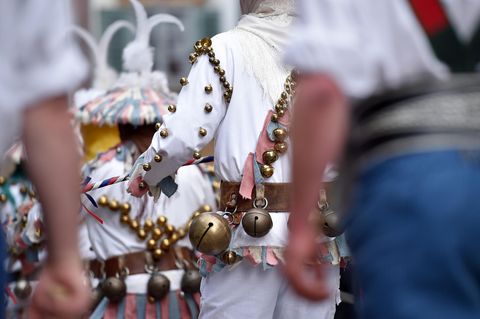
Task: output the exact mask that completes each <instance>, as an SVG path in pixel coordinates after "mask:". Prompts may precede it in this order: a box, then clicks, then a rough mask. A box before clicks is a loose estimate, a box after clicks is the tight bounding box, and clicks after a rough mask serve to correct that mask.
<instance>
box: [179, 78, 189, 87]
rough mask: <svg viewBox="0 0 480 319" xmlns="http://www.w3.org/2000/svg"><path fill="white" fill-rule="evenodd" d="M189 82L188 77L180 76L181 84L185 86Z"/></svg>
mask: <svg viewBox="0 0 480 319" xmlns="http://www.w3.org/2000/svg"><path fill="white" fill-rule="evenodd" d="M187 84H188V79H187V78H186V77H182V78H180V85H181V86H185V85H187Z"/></svg>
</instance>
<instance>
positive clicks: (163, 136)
mask: <svg viewBox="0 0 480 319" xmlns="http://www.w3.org/2000/svg"><path fill="white" fill-rule="evenodd" d="M160 136H161V137H162V138H166V137H167V136H168V130H167V129H166V128H164V129H162V130H161V131H160Z"/></svg>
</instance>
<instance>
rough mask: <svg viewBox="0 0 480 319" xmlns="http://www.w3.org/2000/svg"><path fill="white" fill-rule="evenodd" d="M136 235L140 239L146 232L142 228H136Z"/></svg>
mask: <svg viewBox="0 0 480 319" xmlns="http://www.w3.org/2000/svg"><path fill="white" fill-rule="evenodd" d="M137 236H138V239H140V240H145V239H146V238H147V232H146V231H145V229H143V228H139V229H138V230H137Z"/></svg>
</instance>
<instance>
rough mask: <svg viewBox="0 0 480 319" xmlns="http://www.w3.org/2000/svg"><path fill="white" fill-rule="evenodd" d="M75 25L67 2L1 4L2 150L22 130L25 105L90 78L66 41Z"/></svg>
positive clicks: (8, 0) (33, 0)
mask: <svg viewBox="0 0 480 319" xmlns="http://www.w3.org/2000/svg"><path fill="white" fill-rule="evenodd" d="M70 23H71V21H70V5H69V1H66V0H50V1H38V0H0V127H2V134H0V152H2V153H3V151H4V150H5V147H7V146H8V145H10V143H11V142H12V141H11V137H12V136H14V135H15V134H16V133H17V132H18V131H19V126H20V124H21V123H20V122H21V116H20V115H21V114H20V113H21V110H22V109H23V108H24V107H27V106H29V105H31V104H33V103H35V102H37V101H40V100H43V99H46V98H49V97H52V96H56V95H62V94H66V93H67V92H68V91H70V90H71V89H73V88H74V87H75V86H77V85H78V84H79V83H80V82H81V81H82V80H83V78H84V77H85V76H86V73H87V65H86V62H85V60H84V59H83V57H82V55H81V53H80V51H79V49H78V48H77V47H76V46H75V45H74V44H73V43H71V41H69V40H68V39H67V38H66V37H65V30H66V29H67V26H68V25H69V24H70Z"/></svg>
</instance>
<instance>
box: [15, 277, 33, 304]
mask: <svg viewBox="0 0 480 319" xmlns="http://www.w3.org/2000/svg"><path fill="white" fill-rule="evenodd" d="M13 293H14V294H15V296H16V297H17V298H18V299H20V300H27V299H28V298H29V297H30V295H31V294H32V286H31V285H30V283H29V282H28V280H26V279H23V278H22V279H19V280H18V281H17V282H16V283H15V287H14V288H13Z"/></svg>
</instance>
